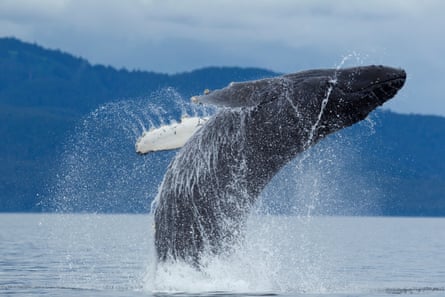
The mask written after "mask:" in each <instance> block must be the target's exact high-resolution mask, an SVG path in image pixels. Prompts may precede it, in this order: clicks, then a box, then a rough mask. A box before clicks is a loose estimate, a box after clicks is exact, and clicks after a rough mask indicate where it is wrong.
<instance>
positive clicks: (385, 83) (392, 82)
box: [339, 73, 406, 94]
mask: <svg viewBox="0 0 445 297" xmlns="http://www.w3.org/2000/svg"><path fill="white" fill-rule="evenodd" d="M405 81H406V74H405V73H403V74H400V75H397V76H395V77H392V78H389V79H385V80H382V81H375V82H372V83H370V84H369V85H367V86H366V87H361V88H357V89H353V88H351V86H346V87H339V88H340V89H341V90H342V91H344V92H345V93H348V94H353V93H362V92H366V91H371V92H372V91H373V90H375V89H376V88H382V87H390V88H394V89H396V90H398V89H400V88H402V87H403V85H404V84H405Z"/></svg>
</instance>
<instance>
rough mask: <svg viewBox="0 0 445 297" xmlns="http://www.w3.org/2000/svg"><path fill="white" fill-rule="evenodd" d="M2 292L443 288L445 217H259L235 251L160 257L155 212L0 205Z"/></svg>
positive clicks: (433, 291) (437, 291) (420, 292)
mask: <svg viewBox="0 0 445 297" xmlns="http://www.w3.org/2000/svg"><path fill="white" fill-rule="evenodd" d="M0 295H2V296H170V295H175V296H178V295H179V296H271V295H278V296H394V295H398V296H445V219H444V218H381V217H371V218H369V217H298V216H290V217H284V216H265V215H256V216H252V218H250V220H249V224H248V227H247V233H246V238H245V240H244V241H243V242H242V243H241V244H240V246H239V247H238V248H237V251H236V253H234V254H233V256H231V257H230V258H223V259H222V258H221V259H208V260H207V265H206V268H205V269H203V270H202V271H195V270H193V269H191V268H190V267H188V266H187V265H184V264H181V263H169V264H163V265H159V266H156V265H155V264H154V247H153V222H152V218H151V216H149V215H92V214H76V215H61V214H57V215H56V214H0Z"/></svg>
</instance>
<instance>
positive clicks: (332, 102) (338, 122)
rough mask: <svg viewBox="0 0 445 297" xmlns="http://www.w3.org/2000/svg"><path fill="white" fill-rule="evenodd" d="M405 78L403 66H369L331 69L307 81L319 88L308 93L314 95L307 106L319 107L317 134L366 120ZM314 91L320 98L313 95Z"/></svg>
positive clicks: (391, 95) (397, 89)
mask: <svg viewBox="0 0 445 297" xmlns="http://www.w3.org/2000/svg"><path fill="white" fill-rule="evenodd" d="M329 72H330V73H329ZM322 73H323V71H322ZM405 80H406V73H405V71H404V70H402V69H396V68H391V67H384V66H366V67H355V68H347V69H340V70H334V71H328V72H327V73H323V74H322V75H321V76H319V77H317V78H316V79H314V80H313V81H311V80H309V81H307V82H306V83H309V84H312V87H310V88H306V90H307V89H311V88H312V89H318V90H319V91H318V93H312V95H309V94H308V97H312V98H311V100H310V102H311V103H310V104H308V105H307V108H309V109H312V110H310V111H309V112H310V113H313V112H314V109H315V113H316V111H317V110H320V113H319V114H318V115H319V116H320V119H319V122H318V125H317V134H318V135H317V136H318V137H323V136H326V135H327V134H330V133H332V132H335V131H337V130H339V129H341V128H344V127H347V126H350V125H353V124H354V123H357V122H359V121H361V120H363V119H365V118H366V117H367V115H368V114H369V113H370V112H371V111H373V110H374V109H376V108H377V107H379V106H381V105H382V104H384V103H385V102H386V101H388V100H389V99H391V98H393V97H394V96H395V95H396V93H397V92H398V91H399V90H400V89H401V88H402V87H403V85H404V83H405ZM303 89H304V88H303ZM300 90H301V88H300ZM314 94H316V96H317V98H313V96H314ZM314 99H315V100H314ZM321 109H323V110H321Z"/></svg>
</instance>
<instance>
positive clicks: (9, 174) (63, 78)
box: [0, 38, 445, 215]
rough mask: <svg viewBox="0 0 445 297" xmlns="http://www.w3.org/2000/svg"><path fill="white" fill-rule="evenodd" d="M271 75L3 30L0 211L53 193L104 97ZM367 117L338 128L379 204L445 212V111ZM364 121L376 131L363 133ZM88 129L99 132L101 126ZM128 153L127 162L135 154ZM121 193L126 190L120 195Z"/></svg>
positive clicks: (194, 88) (125, 203)
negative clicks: (187, 68)
mask: <svg viewBox="0 0 445 297" xmlns="http://www.w3.org/2000/svg"><path fill="white" fill-rule="evenodd" d="M147 58H148V59H149V57H147ZM273 75H276V74H275V73H273V72H271V71H267V70H262V69H254V68H249V69H246V68H234V67H232V68H228V67H224V68H216V67H212V68H205V69H200V70H196V71H192V72H188V73H180V74H174V75H167V74H159V73H153V72H145V71H128V70H125V69H121V70H117V69H114V68H112V67H105V66H101V65H91V64H90V63H88V61H86V60H84V59H82V58H76V57H73V56H71V55H69V54H66V53H63V52H60V51H57V50H48V49H44V48H42V47H40V46H38V45H35V44H29V43H24V42H21V41H19V40H17V39H14V38H1V39H0V139H1V142H0V164H1V167H0V211H41V210H42V207H43V206H42V204H40V203H39V202H40V200H41V199H42V196H50V194H51V193H49V192H50V190H48V187H49V186H48V185H49V184H51V179H52V178H54V176H55V175H56V174H55V172H54V171H55V168H57V165H59V164H58V163H60V156H61V155H62V154H64V147H65V146H66V143H67V139H70V136H71V135H73V134H74V133H76V127H78V126H79V123H80V122H81V121H82V120H85V117H86V116H88V114H90V113H91V112H92V111H93V110H95V109H97V108H98V107H100V106H102V105H104V104H107V103H109V102H119V101H121V100H123V99H131V98H139V97H142V98H146V100H148V101H150V103H151V104H152V105H154V106H156V105H162V104H164V105H165V101H163V99H162V96H152V95H151V94H153V92H157V91H160V90H162V89H164V88H174V89H175V90H176V92H177V93H178V94H180V95H181V96H183V97H184V98H189V97H190V95H195V94H198V93H201V92H202V91H203V90H204V89H206V88H209V89H216V88H221V87H223V86H225V85H227V84H228V83H229V82H231V81H242V80H250V79H257V78H261V77H266V76H273ZM167 108H168V106H167ZM372 118H373V127H372V128H369V124H366V123H364V124H361V125H357V126H354V127H353V128H350V129H346V130H345V131H342V132H341V133H340V134H339V136H336V137H340V138H347V139H351V141H350V142H349V145H352V146H353V147H354V148H355V149H354V150H355V151H356V152H358V155H359V156H360V157H359V159H360V162H359V163H360V164H359V166H357V168H356V174H360V175H361V176H363V177H365V178H369V180H371V181H372V182H373V183H376V184H378V185H379V187H380V193H381V194H382V195H381V196H382V197H383V198H382V199H381V201H380V203H381V206H382V207H381V211H380V214H385V215H445V154H444V152H445V118H442V117H435V116H420V115H400V114H395V113H392V112H381V111H379V112H376V113H374V115H373V116H372ZM95 124H97V123H96V122H95ZM104 125H106V123H104ZM110 125H116V123H115V122H113V123H111V124H110ZM370 129H371V130H375V132H374V133H369V130H370ZM98 131H99V130H98ZM107 131H108V132H104V133H103V135H105V134H106V133H114V132H110V131H115V133H119V130H118V129H115V130H111V129H110V130H107ZM96 132H97V131H96ZM364 134H365V135H366V137H363V136H362V135H364ZM94 137H96V138H95V139H96V140H97V141H98V142H99V141H100V139H99V138H100V137H102V136H101V133H100V131H99V132H98V133H97V134H95V136H94ZM103 137H105V136H103ZM328 142H329V140H328ZM132 145H133V143H131V144H130V147H131V146H132ZM79 150H82V149H79ZM116 150H118V149H116ZM130 154H131V156H130ZM133 154H134V152H133V151H131V152H128V155H129V156H128V158H130V159H131V158H136V157H135V156H134V155H133ZM126 155H127V151H126V150H125V149H122V152H121V155H119V156H118V157H117V158H122V159H125V158H127V156H126ZM171 156H172V154H168V153H167V154H160V155H159V157H158V158H161V159H162V158H164V159H165V160H164V161H162V162H160V163H162V164H164V165H165V164H166V163H167V162H168V159H169V158H171ZM346 157H347V156H346ZM130 159H128V160H127V159H126V162H133V161H132V160H133V159H131V160H130ZM79 162H80V161H79ZM105 171H106V170H105ZM107 174H109V175H110V176H111V175H113V174H114V173H113V172H111V173H110V172H109V173H107ZM160 176H162V170H159V171H158V173H157V176H154V177H153V179H154V180H159V178H160ZM61 178H62V177H61ZM64 178H66V176H65V177H64ZM144 178H146V177H144ZM110 180H112V179H111V178H110ZM84 183H90V182H89V181H88V180H87V181H84ZM87 186H89V187H87ZM79 187H84V188H85V187H87V191H88V193H89V194H88V195H90V198H91V199H90V200H94V199H95V198H94V197H96V196H98V195H96V194H97V193H93V192H94V187H93V185H79ZM119 187H121V186H119ZM128 187H131V186H128ZM151 187H155V186H153V185H152V186H151ZM349 192H350V193H351V195H350V196H351V197H349V196H348V195H346V196H348V197H344V199H346V200H348V199H360V197H352V196H354V195H355V196H357V195H361V194H360V191H358V192H357V193H352V192H353V191H349ZM107 195H109V193H108V194H107ZM125 195H127V196H128V194H123V195H122V196H125ZM135 195H136V194H135ZM137 195H139V194H137ZM137 195H136V196H137ZM99 196H100V195H99ZM151 198H152V197H151ZM134 199H136V200H138V201H137V203H135V201H134V200H132V199H129V198H128V197H122V198H116V200H115V201H113V203H108V204H105V205H106V207H99V206H97V203H93V202H92V203H91V204H88V206H85V209H82V207H75V208H73V210H74V211H109V212H127V211H130V212H141V211H146V210H147V208H144V207H141V205H144V204H145V205H148V204H149V201H148V200H149V197H148V196H147V197H142V196H141V197H140V198H134ZM144 199H145V200H144ZM147 199H148V200H147ZM130 202H131V203H130ZM369 214H375V213H372V212H370V213H369Z"/></svg>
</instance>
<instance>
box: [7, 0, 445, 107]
mask: <svg viewBox="0 0 445 297" xmlns="http://www.w3.org/2000/svg"><path fill="white" fill-rule="evenodd" d="M443 11H445V2H444V1H441V0H428V1H416V0H398V1H396V0H393V1H386V0H373V1H349V0H337V1H323V0H311V1H309V0H306V1H293V0H281V1H273V0H267V1H266V0H256V1H250V0H225V1H222V0H221V1H220V0H213V1H208V0H188V1H180V0H162V1H161V0H133V1H119V0H108V1H107V0H97V1H87V0H40V1H37V0H3V1H1V2H0V36H17V37H19V38H22V39H24V40H27V41H32V42H37V43H39V44H42V45H44V46H47V47H51V48H60V49H62V50H64V51H67V52H70V53H73V54H75V55H78V56H83V57H85V58H87V59H89V60H90V61H91V62H93V63H102V64H107V65H113V66H116V67H126V68H130V69H133V68H137V69H146V70H155V71H161V72H178V71H186V70H192V69H194V68H199V67H204V66H209V65H218V66H223V65H239V66H256V67H264V68H268V69H272V70H275V71H280V72H291V71H297V70H300V69H303V68H312V67H333V66H336V65H338V64H339V63H340V62H341V60H342V58H343V57H344V56H348V55H349V56H350V58H349V59H348V61H347V62H346V65H347V66H351V65H357V64H370V63H384V64H389V65H394V66H403V67H404V68H406V69H407V71H408V74H409V80H408V84H407V87H406V89H405V90H404V91H403V92H402V94H401V96H400V98H399V99H398V100H394V102H393V103H391V104H390V105H389V106H390V107H391V108H392V109H394V110H397V111H403V112H414V113H433V114H441V115H445V103H444V102H443V100H442V95H441V82H442V79H441V78H442V77H445V70H444V69H445V59H443V58H442V55H443V52H445V40H444V38H442V37H441V36H443V33H442V32H441V30H442V28H444V27H445V18H443V17H442V13H443Z"/></svg>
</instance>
